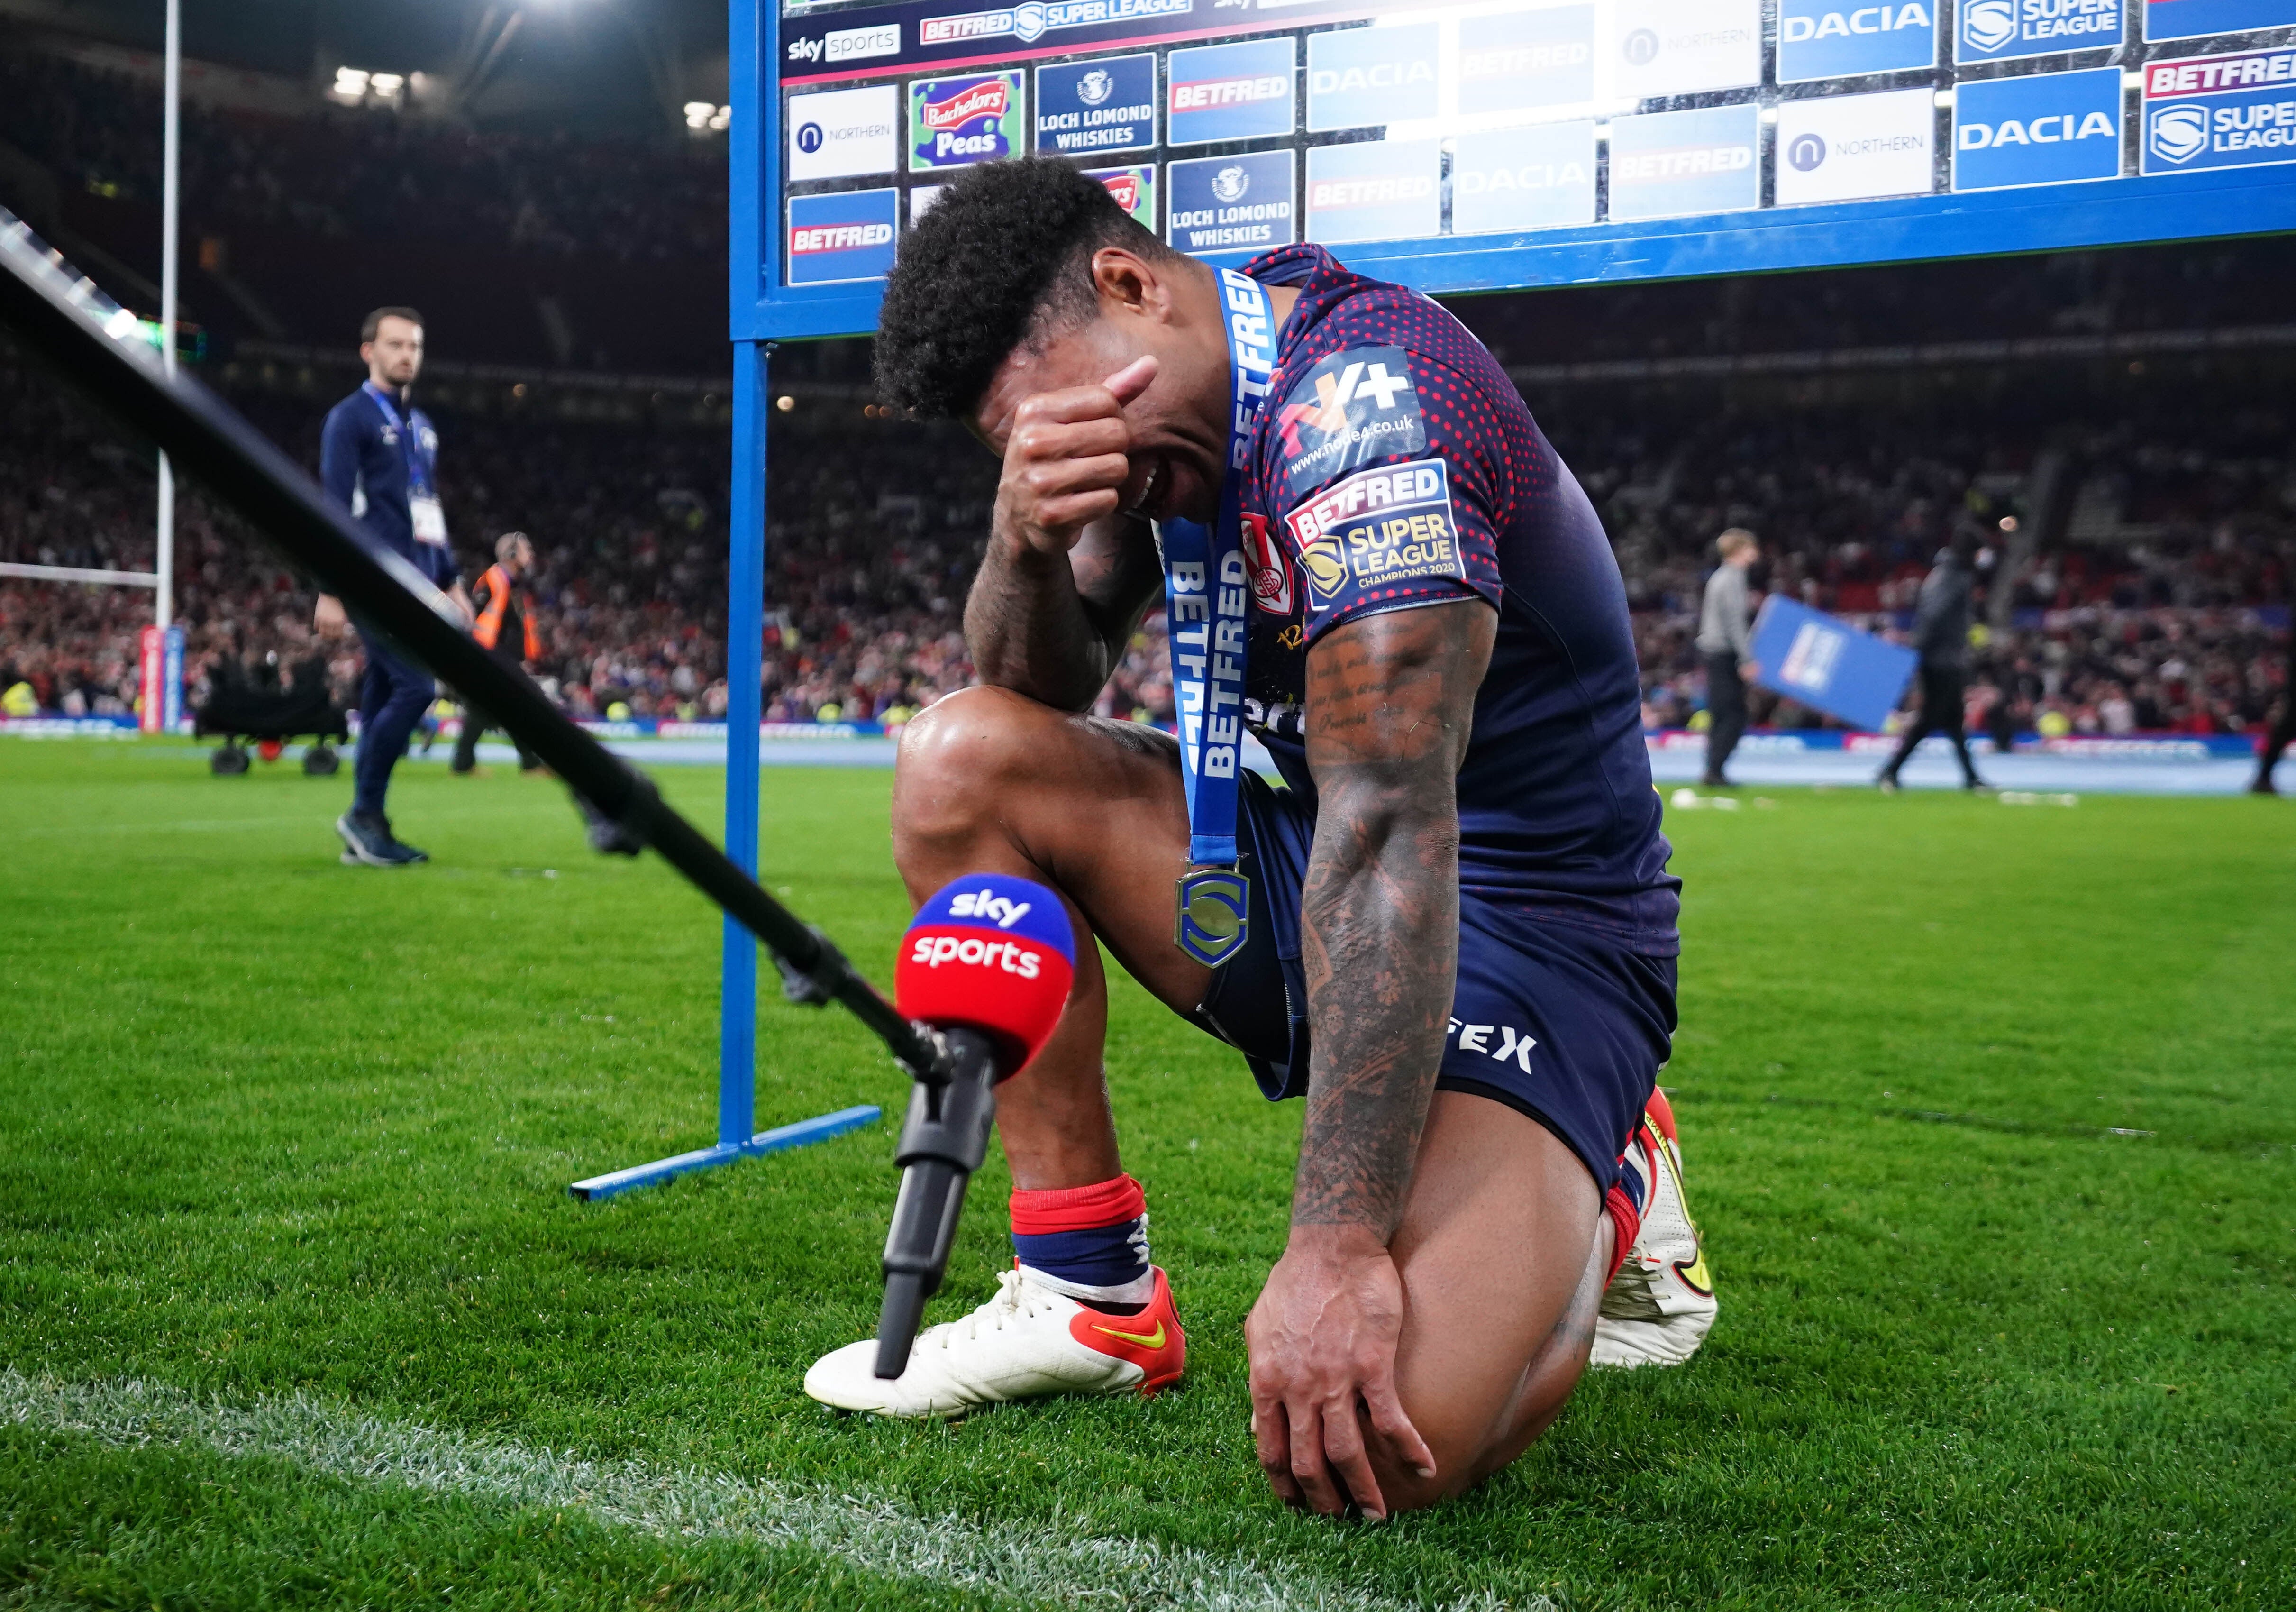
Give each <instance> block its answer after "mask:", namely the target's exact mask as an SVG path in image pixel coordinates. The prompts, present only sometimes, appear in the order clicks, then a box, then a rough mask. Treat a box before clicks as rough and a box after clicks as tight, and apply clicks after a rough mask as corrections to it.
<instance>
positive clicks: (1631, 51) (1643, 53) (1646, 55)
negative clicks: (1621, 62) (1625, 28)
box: [1619, 28, 1658, 67]
mask: <svg viewBox="0 0 2296 1612" xmlns="http://www.w3.org/2000/svg"><path fill="white" fill-rule="evenodd" d="M1619 53H1620V55H1622V56H1624V57H1625V58H1626V59H1627V65H1628V66H1629V67H1648V66H1649V65H1650V64H1651V63H1652V62H1655V61H1657V60H1658V34H1657V32H1656V30H1654V29H1647V28H1638V29H1635V30H1634V31H1633V32H1632V33H1630V34H1628V36H1627V37H1625V38H1624V39H1622V40H1620V42H1619Z"/></svg>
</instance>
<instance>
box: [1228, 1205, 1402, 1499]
mask: <svg viewBox="0 0 2296 1612" xmlns="http://www.w3.org/2000/svg"><path fill="white" fill-rule="evenodd" d="M1402 1332H1403V1279H1402V1277H1401V1276H1400V1275H1399V1274H1398V1272H1397V1271H1396V1268H1395V1261H1394V1259H1393V1258H1392V1257H1391V1256H1390V1254H1388V1251H1387V1249H1386V1247H1385V1246H1383V1245H1382V1244H1381V1243H1380V1242H1379V1241H1378V1239H1377V1238H1375V1237H1374V1235H1373V1233H1372V1232H1371V1231H1370V1230H1369V1229H1368V1228H1364V1227H1337V1226H1303V1227H1295V1228H1293V1230H1292V1245H1291V1246H1290V1247H1289V1248H1288V1249H1286V1250H1285V1252H1284V1254H1283V1258H1282V1259H1281V1260H1279V1261H1278V1262H1276V1265H1275V1270H1274V1271H1270V1272H1269V1273H1268V1277H1267V1287H1264V1288H1262V1289H1261V1291H1260V1295H1259V1303H1258V1304H1254V1305H1253V1306H1252V1309H1251V1319H1250V1320H1247V1321H1246V1322H1245V1323H1244V1340H1245V1342H1246V1344H1247V1345H1249V1346H1250V1349H1251V1431H1252V1439H1253V1442H1254V1443H1255V1445H1256V1446H1257V1448H1258V1451H1259V1465H1260V1468H1261V1469H1262V1470H1264V1471H1265V1472H1266V1473H1267V1481H1268V1483H1269V1484H1270V1485H1273V1486H1274V1488H1275V1493H1277V1494H1278V1495H1279V1496H1281V1497H1282V1498H1283V1501H1285V1503H1286V1504H1289V1505H1294V1506H1305V1507H1307V1508H1308V1509H1312V1510H1316V1511H1321V1512H1324V1513H1326V1514H1333V1513H1337V1512H1339V1511H1341V1510H1344V1509H1346V1508H1347V1506H1348V1503H1349V1501H1354V1503H1355V1504H1357V1505H1358V1506H1360V1507H1361V1508H1362V1509H1364V1511H1365V1513H1367V1514H1368V1515H1370V1516H1373V1517H1385V1516H1386V1515H1387V1514H1388V1509H1389V1507H1388V1502H1387V1499H1386V1496H1385V1495H1383V1494H1382V1493H1381V1491H1380V1486H1379V1480H1378V1478H1377V1477H1376V1476H1374V1471H1373V1461H1374V1453H1376V1455H1377V1456H1378V1458H1379V1459H1381V1460H1384V1461H1385V1462H1386V1463H1387V1464H1388V1466H1389V1467H1390V1469H1391V1470H1399V1471H1410V1472H1415V1473H1417V1474H1418V1475H1419V1476H1422V1477H1431V1476H1434V1472H1435V1457H1434V1454H1433V1452H1431V1451H1430V1450H1429V1449H1428V1447H1427V1442H1426V1440H1424V1439H1423V1438H1421V1437H1420V1436H1419V1430H1418V1429H1417V1428H1416V1427H1413V1426H1412V1423H1411V1418H1410V1417H1409V1416H1408V1415H1406V1413H1405V1411H1404V1409H1403V1401H1402V1399H1401V1398H1400V1397H1399V1396H1398V1394H1397V1393H1396V1387H1395V1351H1396V1345H1397V1342H1398V1339H1399V1338H1400V1337H1401V1336H1402ZM1374 1445H1376V1446H1378V1448H1377V1449H1376V1452H1375V1451H1374Z"/></svg>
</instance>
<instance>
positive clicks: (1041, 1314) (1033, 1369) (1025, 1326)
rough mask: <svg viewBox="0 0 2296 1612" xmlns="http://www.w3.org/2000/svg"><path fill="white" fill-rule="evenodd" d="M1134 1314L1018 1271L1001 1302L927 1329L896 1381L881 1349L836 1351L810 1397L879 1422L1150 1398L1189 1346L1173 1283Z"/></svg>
mask: <svg viewBox="0 0 2296 1612" xmlns="http://www.w3.org/2000/svg"><path fill="white" fill-rule="evenodd" d="M1154 1275H1155V1279H1156V1286H1155V1291H1154V1293H1153V1294H1152V1295H1151V1296H1150V1297H1149V1300H1148V1302H1147V1304H1144V1305H1143V1306H1141V1308H1140V1309H1139V1310H1137V1311H1136V1312H1133V1313H1131V1314H1128V1315H1112V1314H1110V1313H1109V1312H1106V1311H1103V1310H1095V1309H1094V1308H1093V1307H1092V1306H1091V1305H1089V1304H1078V1302H1077V1301H1076V1300H1075V1299H1072V1298H1070V1297H1069V1296H1068V1295H1066V1294H1062V1293H1055V1292H1054V1291H1053V1290H1052V1289H1051V1288H1049V1287H1046V1286H1044V1285H1043V1284H1042V1283H1041V1282H1037V1281H1035V1280H1032V1279H1031V1277H1030V1273H1029V1271H1027V1270H1025V1269H1023V1268H1021V1267H1019V1266H1017V1265H1016V1266H1015V1267H1014V1268H1013V1270H1010V1271H1001V1272H999V1273H998V1275H997V1278H996V1297H995V1298H992V1299H990V1300H989V1301H988V1303H987V1304H983V1305H981V1306H980V1309H978V1310H975V1311H974V1312H972V1314H970V1315H968V1316H966V1317H964V1319H963V1320H954V1321H944V1322H942V1323H941V1324H940V1325H939V1326H938V1327H928V1328H925V1330H924V1332H923V1334H922V1336H919V1337H918V1339H917V1341H916V1345H915V1347H914V1348H913V1349H911V1350H910V1351H909V1365H908V1369H907V1370H906V1371H904V1372H902V1373H901V1375H900V1376H899V1377H898V1378H895V1379H894V1380H893V1381H891V1382H885V1381H883V1380H881V1378H879V1377H878V1376H877V1374H876V1364H877V1340H876V1339H874V1338H865V1339H863V1340H862V1341H861V1342H860V1343H857V1344H848V1345H845V1347H843V1348H842V1349H837V1350H832V1352H831V1353H827V1354H824V1355H823V1356H822V1357H821V1358H820V1359H819V1360H817V1361H814V1363H813V1369H811V1370H810V1371H808V1372H807V1373H806V1374H805V1391H806V1392H807V1393H808V1394H811V1395H812V1396H813V1397H814V1398H816V1399H817V1400H819V1401H820V1402H822V1403H823V1404H824V1405H834V1406H835V1407H837V1409H839V1410H874V1411H876V1412H877V1413H878V1414H879V1415H881V1416H917V1417H956V1416H963V1415H964V1414H965V1413H966V1412H967V1411H969V1410H978V1409H980V1407H981V1406H984V1405H994V1404H999V1403H1002V1402H1005V1401H1006V1400H1015V1399H1037V1398H1040V1397H1042V1396H1043V1395H1046V1394H1121V1393H1125V1392H1127V1391H1128V1390H1131V1391H1137V1392H1138V1393H1139V1394H1143V1395H1147V1394H1154V1393H1155V1392H1156V1391H1157V1390H1158V1389H1160V1388H1163V1387H1168V1386H1170V1385H1171V1384H1173V1383H1176V1382H1177V1381H1179V1380H1180V1373H1181V1370H1182V1369H1184V1368H1185V1366H1186V1364H1187V1360H1188V1340H1187V1336H1186V1335H1185V1333H1183V1332H1182V1331H1181V1330H1180V1317H1179V1313H1178V1312H1177V1311H1176V1310H1174V1309H1173V1307H1172V1287H1171V1284H1170V1283H1169V1282H1168V1281H1167V1280H1166V1279H1165V1277H1164V1272H1163V1271H1161V1270H1160V1269H1158V1270H1155V1271H1154Z"/></svg>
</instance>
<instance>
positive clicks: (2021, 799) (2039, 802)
mask: <svg viewBox="0 0 2296 1612" xmlns="http://www.w3.org/2000/svg"><path fill="white" fill-rule="evenodd" d="M1994 798H1995V799H1996V800H1997V801H1999V802H2001V803H2002V804H2003V805H2004V806H2078V805H2079V804H2080V796H2079V795H2077V794H2035V793H2034V792H2033V791H2032V790H2030V789H2005V790H2003V791H2002V792H2001V793H2000V794H1997V795H1996V796H1995V797H1994Z"/></svg>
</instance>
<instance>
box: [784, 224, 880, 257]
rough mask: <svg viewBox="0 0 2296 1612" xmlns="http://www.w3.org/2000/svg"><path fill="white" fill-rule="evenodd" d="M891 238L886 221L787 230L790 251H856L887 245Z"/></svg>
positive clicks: (797, 253) (800, 254)
mask: <svg viewBox="0 0 2296 1612" xmlns="http://www.w3.org/2000/svg"><path fill="white" fill-rule="evenodd" d="M892 240H893V226H891V225H890V224H816V225H814V226H811V227H810V228H798V229H792V230H791V231H790V255H791V257H799V258H801V257H806V256H808V255H810V254H812V253H815V252H842V251H859V250H860V249H861V248H863V247H865V246H890V245H891V244H892Z"/></svg>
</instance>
